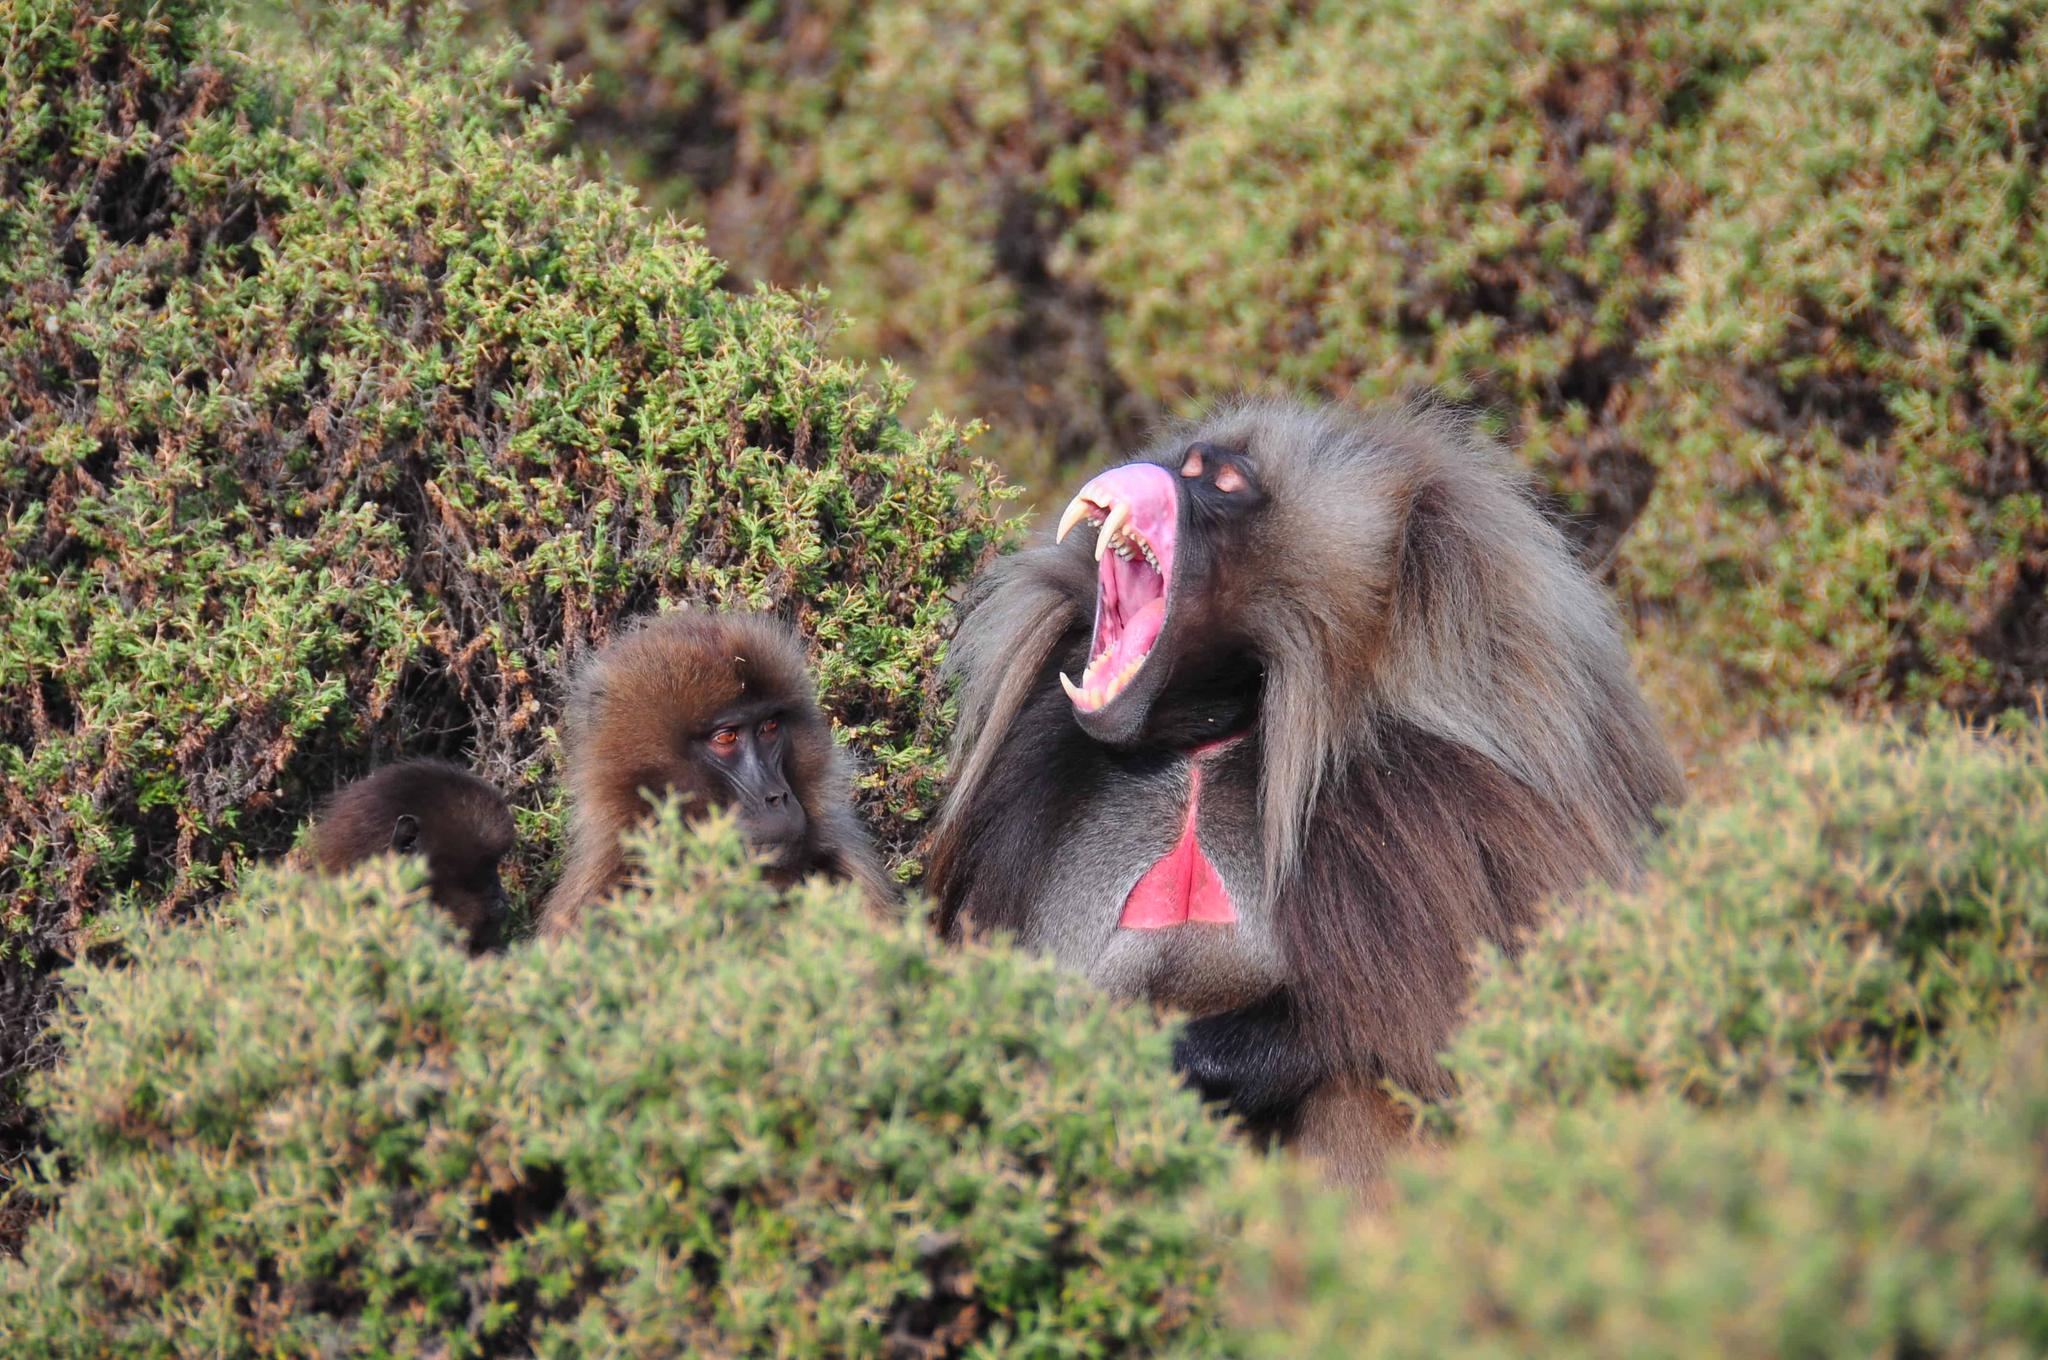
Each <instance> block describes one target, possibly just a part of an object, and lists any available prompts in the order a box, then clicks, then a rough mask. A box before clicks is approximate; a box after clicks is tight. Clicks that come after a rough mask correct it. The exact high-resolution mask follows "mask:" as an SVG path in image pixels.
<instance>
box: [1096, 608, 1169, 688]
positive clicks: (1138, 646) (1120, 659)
mask: <svg viewBox="0 0 2048 1360" xmlns="http://www.w3.org/2000/svg"><path fill="white" fill-rule="evenodd" d="M1165 625H1166V601H1165V599H1164V598H1161V599H1157V600H1152V601H1150V602H1149V603H1147V604H1146V605H1145V607H1144V608H1143V609H1140V610H1139V611H1138V612H1137V613H1135V614H1133V615H1132V616H1131V617H1130V618H1129V619H1128V620H1126V621H1125V623H1124V631H1123V633H1122V634H1121V635H1120V636H1119V637H1118V638H1117V640H1116V651H1115V652H1114V653H1113V654H1112V655H1111V656H1110V658H1109V670H1108V673H1109V674H1110V675H1118V674H1121V673H1122V671H1123V668H1124V667H1126V666H1128V665H1130V664H1131V662H1133V661H1135V660H1136V659H1137V658H1139V657H1141V656H1143V655H1144V654H1145V653H1146V652H1149V651H1151V650H1152V644H1153V643H1155V642H1157V641H1158V640H1159V630H1160V629H1161V628H1163V627H1165Z"/></svg>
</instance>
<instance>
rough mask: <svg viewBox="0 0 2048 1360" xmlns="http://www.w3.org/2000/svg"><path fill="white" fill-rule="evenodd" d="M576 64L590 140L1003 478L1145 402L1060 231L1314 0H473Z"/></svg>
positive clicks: (1102, 430) (1109, 430) (1154, 408)
mask: <svg viewBox="0 0 2048 1360" xmlns="http://www.w3.org/2000/svg"><path fill="white" fill-rule="evenodd" d="M473 8H474V9H475V10H476V11H477V12H478V14H479V16H480V21H489V20H497V21H500V22H504V23H507V24H509V25H510V26H511V27H513V28H515V29H516V30H517V31H518V32H519V33H520V34H521V35H523V36H524V37H525V38H526V39H527V40H528V41H529V42H531V43H532V45H533V47H534V49H535V54H536V56H537V58H538V59H539V61H540V62H542V63H549V62H560V63H562V65H563V67H564V69H565V70H566V71H567V73H568V75H569V77H570V78H571V79H572V80H583V81H586V82H587V85H586V86H585V92H584V95H583V97H582V98H581V99H580V100H578V101H577V102H576V104H575V105H574V106H573V110H572V112H573V114H574V117H575V119H576V127H577V131H578V135H579V139H580V142H581V144H582V145H583V146H584V147H585V148H586V149H588V150H592V151H596V152H601V153H605V154H607V155H609V157H610V158H611V159H612V160H613V161H615V162H616V164H617V165H618V166H619V167H620V168H621V169H623V170H624V171H626V172H627V173H628V174H630V175H631V176H632V177H633V178H634V179H635V180H636V181H637V182H639V183H640V184H642V185H643V186H645V187H646V189H647V191H648V193H649V194H650V196H651V198H652V199H653V201H654V202H655V203H657V204H658V205H661V206H663V207H669V208H674V209H677V210H679V211H681V212H683V213H684V214H686V215H687V216H689V217H690V218H691V219H692V220H695V221H699V222H702V223H704V224H705V228H706V231H707V232H708V233H709V235H710V237H711V238H712V241H713V249H714V250H715V251H716V252H717V253H718V254H719V255H720V257H721V258H723V259H726V260H728V261H730V262H731V263H732V265H733V267H734V268H735V270H737V271H738V273H739V275H740V276H742V277H746V278H753V279H765V280H771V281H781V282H796V281H802V282H814V283H822V284H824V285H826V286H827V287H829V288H830V289H831V291H832V296H833V301H834V303H835V305H837V306H839V307H841V308H843V309H844V310H845V312H846V313H847V315H848V317H849V319H850V329H849V331H848V333H847V336H846V338H845V339H846V346H847V348H848V350H849V351H850V352H852V353H855V354H860V355H865V356H869V357H880V356H888V357H890V358H892V359H895V360H898V361H900V362H903V363H905V364H907V365H909V366H910V367H911V368H912V369H913V371H914V372H915V373H916V374H917V376H918V394H919V400H920V403H921V404H923V405H926V406H928V407H930V408H932V409H937V410H942V411H943V410H954V411H972V412H974V413H976V414H977V415H980V416H983V417H985V418H986V419H988V420H989V421H990V423H991V425H992V427H993V428H992V431H991V435H990V438H991V440H992V442H993V444H994V445H995V446H996V447H997V448H998V449H1000V450H1001V456H1002V457H1003V459H1004V461H1005V463H1006V464H1007V466H1008V467H1009V469H1010V471H1011V472H1012V473H1013V475H1014V474H1020V473H1021V474H1023V478H1022V479H1023V480H1025V481H1027V482H1032V481H1038V482H1043V481H1045V480H1047V479H1049V478H1050V477H1052V476H1053V475H1054V469H1055V465H1056V464H1058V463H1062V462H1065V463H1072V462H1074V461H1076V460H1083V459H1094V458H1098V457H1100V455H1101V453H1102V452H1103V450H1104V449H1106V448H1112V447H1115V446H1117V445H1119V444H1124V443H1128V442H1129V441H1130V440H1131V439H1132V438H1134V437H1135V436H1136V435H1137V434H1138V432H1139V431H1140V430H1141V429H1142V428H1143V427H1144V425H1145V423H1146V422H1147V421H1148V420H1149V419H1151V418H1152V417H1153V416H1155V415H1156V414H1157V412H1158V405H1157V403H1156V401H1155V400H1154V399H1153V398H1152V397H1151V396H1150V395H1149V394H1146V393H1142V392H1140V391H1138V390H1137V388H1136V386H1135V385H1134V384H1133V382H1132V375H1131V374H1129V373H1127V372H1119V371H1115V370H1113V369H1112V368H1111V367H1110V365H1109V362H1108V357H1107V353H1106V351H1105V347H1104V338H1103V329H1102V311H1103V308H1104V306H1105V299H1104V298H1103V297H1101V296H1100V295H1099V294H1098V292H1097V289H1096V287H1095V285H1094V284H1093V283H1092V282H1091V281H1090V279H1089V278H1088V277H1087V276H1086V274H1085V272H1084V271H1081V270H1079V269H1077V268H1076V267H1075V261H1074V259H1073V258H1072V252H1071V244H1072V237H1073V232H1074V227H1075V224H1076V222H1077V221H1078V220H1080V218H1081V217H1082V215H1083V214H1084V213H1085V212H1086V211H1087V210H1088V209H1090V208H1091V207H1094V206H1096V205H1098V204H1100V203H1101V202H1102V201H1103V200H1104V199H1105V197H1106V196H1107V194H1108V192H1109V190H1110V188H1111V187H1112V186H1113V185H1115V184H1116V183H1118V182H1119V181H1120V180H1122V179H1123V178H1124V177H1125V176H1126V175H1128V174H1129V173H1130V172H1131V169H1132V167H1133V166H1134V165H1136V164H1137V163H1139V162H1140V161H1141V160H1142V159H1143V158H1144V157H1146V156H1148V155H1150V154H1152V153H1154V152H1156V151H1157V150H1158V149H1159V148H1160V147H1161V146H1163V145H1164V144H1165V143H1166V142H1167V141H1168V140H1169V139H1170V137H1171V136H1172V135H1173V134H1172V126H1171V115H1172V111H1173V109H1174V108H1175V107H1176V106H1177V105H1179V104H1181V103H1183V102H1185V101H1187V100H1189V99H1191V98H1193V97H1194V96H1196V95H1199V94H1200V93H1201V92H1203V91H1204V90H1209V89H1212V88H1215V87H1217V86H1227V85H1229V84H1231V83H1233V82H1234V81H1235V80H1236V79H1237V76H1238V72H1239V69H1240V67H1241V65H1242V63H1243V62H1244V61H1245V59H1246V56H1247V53H1249V52H1250V51H1252V50H1254V49H1256V48H1257V47H1258V46H1259V45H1260V44H1262V43H1263V42H1264V41H1265V40H1267V39H1269V38H1270V37H1272V36H1273V35H1276V34H1279V33H1284V32H1286V31H1288V30H1289V29H1290V28H1291V27H1292V26H1293V25H1294V24H1295V23H1296V22H1297V21H1298V20H1299V18H1300V16H1301V15H1302V14H1303V13H1304V12H1306V11H1307V10H1308V9H1310V8H1311V6H1310V5H1309V4H1307V3H1306V2H1305V0H1170V3H1165V4H1155V3H1150V0H1114V3H1110V4H1090V5H1073V4H1063V3H1059V0H997V2H996V3H993V4H989V3H971V2H967V0H884V2H883V3H880V4H869V3H864V0H824V3H808V2H805V3H790V4H782V3H776V4H750V5H737V6H704V5H696V4H686V3H680V0H662V3H656V4H644V5H633V6H624V7H621V6H616V5H610V4H604V3H587V2H586V0H567V2H566V3H564V2H563V0H480V2H479V3H476V4H475V5H474V6H473Z"/></svg>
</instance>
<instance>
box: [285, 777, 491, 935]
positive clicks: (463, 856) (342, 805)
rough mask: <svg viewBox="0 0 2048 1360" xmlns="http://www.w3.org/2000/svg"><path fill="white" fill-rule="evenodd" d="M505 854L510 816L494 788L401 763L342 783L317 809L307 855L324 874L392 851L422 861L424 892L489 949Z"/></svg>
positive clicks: (478, 780) (481, 781)
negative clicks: (350, 782)
mask: <svg viewBox="0 0 2048 1360" xmlns="http://www.w3.org/2000/svg"><path fill="white" fill-rule="evenodd" d="M511 849H512V811H511V809H510V808H508V807H507V806H506V805H505V799H504V796H503V795H502V794H500V793H499V792H498V791H497V790H496V789H494V788H492V787H491V786H490V785H489V784H486V783H485V782H484V781H483V780H481V779H478V778H477V777H476V776H475V775H473V774H471V773H470V772H469V771H467V770H465V769H463V768H461V767H460V766H458V765H451V764H448V763H447V762H446V761H440V760H408V761H403V762H401V763H399V764H397V765H387V766H386V767H385V768H383V769H381V770H378V771H377V772H376V773H374V774H370V775H366V776H364V777H363V778H361V779H358V780H356V781H355V782H354V783H352V784H349V785H348V786H346V787H345V788H343V789H342V790H341V791H340V792H338V793H336V794H335V795H334V796H333V797H332V798H330V799H328V800H327V802H326V804H325V805H324V806H323V807H322V808H321V810H320V814H319V822H318V824H317V825H316V826H315V827H314V828H313V836H312V842H311V852H312V858H313V863H314V865H315V867H317V868H318V869H320V871H321V872H323V873H330V874H332V873H340V872H341V871H342V870H344V869H346V868H348V867H349V866H350V865H351V864H354V863H356V862H357V861H358V860H364V859H368V858H369V857H371V856H372V855H381V854H384V853H386V852H391V853H395V854H400V855H413V854H417V855H419V856H421V857H423V858H424V859H425V860H426V862H427V890H428V892H429V893H430V894H431V895H432V896H433V899H434V901H435V902H436V903H437V904H439V905H440V907H441V908H442V909H443V910H444V911H446V912H447V913H448V915H449V916H450V917H451V918H452V919H453V920H454V921H455V924H457V925H458V926H461V927H462V928H463V929H464V930H465V931H467V932H468V933H469V940H470V946H471V948H474V949H481V948H485V947H487V946H489V945H491V944H494V943H496V941H497V938H498V935H499V933H500V930H501V928H502V926H503V922H504V914H505V890H504V886H503V884H502V883H501V882H500V881H499V877H498V864H499V861H501V860H503V859H504V858H505V855H506V854H507V852H509V851H510V850H511Z"/></svg>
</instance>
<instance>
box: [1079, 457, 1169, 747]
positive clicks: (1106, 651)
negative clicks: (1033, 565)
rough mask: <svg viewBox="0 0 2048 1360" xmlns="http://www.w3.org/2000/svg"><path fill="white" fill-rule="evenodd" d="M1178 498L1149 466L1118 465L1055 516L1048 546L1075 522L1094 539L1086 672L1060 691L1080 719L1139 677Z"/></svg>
mask: <svg viewBox="0 0 2048 1360" xmlns="http://www.w3.org/2000/svg"><path fill="white" fill-rule="evenodd" d="M1179 516H1180V499H1179V492H1178V490H1177V488H1175V486H1174V484H1173V474H1172V473H1170V472H1168V471H1167V470H1166V469H1165V468H1163V467H1161V466H1160V465H1159V464H1157V463H1126V464H1125V465H1124V466H1122V467H1119V468H1111V469H1110V470H1109V471H1108V472H1105V473H1103V474H1102V475H1101V476H1099V477H1097V478H1095V479H1094V480H1093V481H1091V482H1089V483H1088V485H1086V486H1084V487H1082V488H1081V494H1079V495H1078V496H1076V497H1074V499H1073V500H1072V501H1070V502H1068V504H1067V509H1066V513H1064V514H1062V515H1061V516H1060V524H1059V530H1058V532H1057V534H1056V535H1055V537H1054V541H1055V542H1059V541H1062V540H1064V539H1065V538H1066V536H1067V534H1068V533H1069V532H1071V531H1072V529H1073V528H1074V526H1075V525H1077V524H1079V523H1080V522H1081V521H1082V520H1083V519H1086V520H1088V521H1089V522H1090V523H1091V524H1094V525H1096V526H1097V531H1096V537H1095V561H1096V564H1097V565H1096V579H1095V636H1094V641H1093V643H1092V644H1091V645H1090V646H1089V648H1088V667H1087V669H1086V670H1085V671H1083V672H1082V673H1081V683H1080V684H1078V685H1077V684H1075V683H1074V682H1073V681H1072V680H1071V679H1069V678H1068V677H1067V675H1066V673H1065V672H1064V671H1062V672H1061V673H1060V683H1061V684H1062V685H1064V686H1065V687H1066V691H1067V697H1068V698H1069V699H1071V700H1072V701H1073V703H1074V707H1075V708H1076V709H1078V710H1079V711H1080V712H1083V713H1093V712H1096V711H1097V710H1099V709H1101V708H1103V707H1105V706H1106V705H1108V704H1109V702H1110V701H1111V700H1113V699H1115V698H1116V696H1117V695H1119V694H1121V693H1122V692H1123V690H1124V687H1125V686H1127V685H1129V684H1130V683H1131V681H1132V680H1133V679H1135V678H1136V677H1137V675H1138V672H1139V671H1141V670H1143V669H1144V666H1145V662H1146V660H1147V658H1149V657H1150V656H1151V655H1152V648H1153V646H1154V645H1155V644H1156V643H1157V642H1158V641H1159V634H1160V632H1161V630H1162V629H1164V628H1165V627H1166V609H1167V604H1168V601H1169V598H1170V596H1171V593H1172V578H1173V548H1174V536H1175V532H1176V529H1177V526H1178V524H1179Z"/></svg>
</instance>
